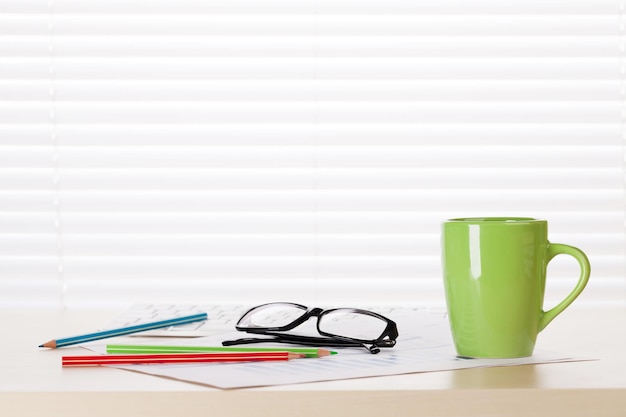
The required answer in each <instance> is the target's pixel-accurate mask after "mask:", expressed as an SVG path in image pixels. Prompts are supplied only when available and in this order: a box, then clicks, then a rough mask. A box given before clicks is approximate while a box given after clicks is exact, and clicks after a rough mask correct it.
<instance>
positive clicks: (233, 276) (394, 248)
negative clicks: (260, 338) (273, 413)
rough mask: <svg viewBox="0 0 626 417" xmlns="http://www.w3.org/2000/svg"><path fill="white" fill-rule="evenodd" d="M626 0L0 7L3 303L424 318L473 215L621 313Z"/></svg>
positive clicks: (36, 0) (28, 1) (563, 282)
mask: <svg viewBox="0 0 626 417" xmlns="http://www.w3.org/2000/svg"><path fill="white" fill-rule="evenodd" d="M623 3H624V2H623V1H608V0H584V1H577V2H569V1H527V2H513V1H502V0H500V1H495V0H494V1H487V0H482V1H480V0H474V1H460V0H459V1H453V0H439V1H436V2H433V1H426V0H423V1H420V0H405V1H403V0H369V1H363V0H361V1H351V0H319V1H313V0H301V1H287V0H282V1H281V0H270V1H253V0H237V1H226V2H224V1H210V0H203V1H201V0H184V1H180V0H178V1H154V0H150V1H148V0H132V1H131V0H124V1H123V0H115V1H111V0H101V1H100V0H99V1H89V2H84V1H78V0H19V1H18V0H13V1H11V0H0V11H1V14H0V305H1V306H3V307H12V306H26V307H30V306H50V305H63V306H85V305H87V306H99V305H109V306H111V305H118V304H126V303H132V302H141V301H154V302H195V301H199V302H208V303H248V302H249V303H253V302H266V301H276V300H292V301H301V302H306V303H317V304H322V305H327V304H337V303H344V304H351V305H375V304H407V305H435V306H441V305H443V303H444V296H443V287H442V284H441V267H440V257H439V254H440V250H439V239H440V237H439V232H440V223H441V222H442V221H443V220H445V219H446V218H450V217H457V216H473V215H477V216H489V215H516V216H532V217H541V218H546V219H548V220H549V222H550V237H551V240H552V241H554V242H560V243H568V244H572V245H575V246H578V247H580V248H582V249H583V250H585V251H586V252H587V254H588V255H589V257H590V260H591V262H592V278H591V282H590V284H589V287H588V289H587V290H586V291H585V292H584V293H583V295H582V296H581V298H580V301H577V305H584V304H587V305H598V304H603V305H614V304H619V303H621V304H623V303H624V302H625V300H626V297H625V295H626V294H625V292H624V286H625V281H624V279H625V278H624V269H625V266H626V262H625V242H624V166H625V159H624V140H623V137H624V120H625V119H624V112H625V109H626V107H625V105H624V99H625V97H626V92H625V89H624V73H625V70H626V64H625V57H624V45H625V44H624V16H623V13H624V4H623ZM561 258H564V257H557V258H556V259H555V260H554V261H553V263H551V265H550V269H549V279H548V294H547V300H548V303H554V302H556V301H558V300H559V299H560V298H562V297H563V296H564V295H565V294H566V293H567V292H568V291H569V290H570V289H571V288H572V287H573V285H574V281H575V280H576V277H577V274H578V273H577V266H576V265H575V264H574V261H572V260H571V259H568V258H564V259H561Z"/></svg>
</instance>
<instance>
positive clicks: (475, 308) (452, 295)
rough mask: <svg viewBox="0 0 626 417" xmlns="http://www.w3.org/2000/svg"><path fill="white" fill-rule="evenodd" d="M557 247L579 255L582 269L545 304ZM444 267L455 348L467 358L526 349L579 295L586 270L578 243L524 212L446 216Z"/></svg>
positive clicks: (515, 353)
mask: <svg viewBox="0 0 626 417" xmlns="http://www.w3.org/2000/svg"><path fill="white" fill-rule="evenodd" d="M559 254H566V255H570V256H573V257H574V258H575V259H576V260H577V261H578V264H579V265H580V276H579V277H578V283H577V284H576V286H575V288H574V289H573V290H572V291H571V292H570V293H569V295H568V296H567V297H565V299H564V300H563V301H561V302H560V303H559V304H557V305H556V306H555V307H554V308H552V309H550V310H548V311H544V310H543V301H544V292H545V284H546V269H547V265H548V262H550V261H551V260H552V259H553V258H554V257H555V256H556V255H559ZM442 266H443V278H444V286H445V294H446V303H447V307H448V316H449V321H450V327H451V330H452V337H453V340H454V344H455V348H456V351H457V354H458V355H459V356H463V357H471V358H516V357H525V356H530V355H532V353H533V350H534V347H535V341H536V339H537V334H538V333H539V332H541V331H542V330H543V329H544V328H545V327H546V326H547V325H548V324H549V323H550V322H551V321H552V320H553V319H554V318H555V317H556V316H557V315H559V314H560V313H561V312H563V310H565V309H566V308H567V307H568V306H569V305H570V304H571V303H572V302H573V301H574V300H575V299H576V297H578V296H579V295H580V293H581V292H582V291H583V289H584V288H585V286H586V285H587V282H588V281H589V274H590V265H589V260H588V259H587V256H586V255H585V254H584V253H583V252H582V251H581V250H580V249H578V248H575V247H573V246H569V245H564V244H557V243H550V242H549V241H548V222H547V221H545V220H537V219H532V218H522V217H511V218H506V217H486V218H462V219H450V220H448V221H445V222H444V223H443V230H442Z"/></svg>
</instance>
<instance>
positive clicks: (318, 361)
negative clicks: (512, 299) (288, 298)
mask: <svg viewBox="0 0 626 417" xmlns="http://www.w3.org/2000/svg"><path fill="white" fill-rule="evenodd" d="M387 316H388V317H389V318H391V319H392V320H394V321H396V323H397V325H398V330H399V333H400V336H399V337H398V342H397V344H396V346H395V347H393V348H382V349H381V351H380V353H378V354H375V355H373V354H371V353H369V352H368V351H367V350H365V349H363V348H329V349H331V350H334V351H337V352H339V353H338V354H337V355H331V356H325V357H322V358H306V359H294V360H290V361H284V362H283V361H281V362H247V363H211V364H184V365H128V366H126V365H124V366H115V367H116V368H120V369H128V370H132V371H135V372H142V373H146V374H150V375H155V376H162V377H167V378H173V379H177V380H181V381H187V382H192V383H195V384H202V385H207V386H211V387H217V388H243V387H256V386H268V385H285V384H297V383H305V382H316V381H328V380H339V379H350V378H362V377H372V376H383V375H398V374H407V373H417V372H433V371H445V370H454V369H467V368H478V367H493V366H512V365H525V364H538V363H550V362H566V361H574V360H584V359H582V358H578V359H577V358H572V357H569V356H567V355H563V354H559V353H552V352H540V351H536V352H535V354H534V355H533V356H531V357H527V358H515V359H462V358H458V357H457V356H456V353H455V351H454V346H453V344H452V338H451V335H450V330H449V325H448V320H447V318H446V317H445V315H444V314H442V313H429V312H426V311H414V312H411V313H410V314H406V315H402V316H393V315H391V314H388V315H387ZM310 322H314V320H310ZM248 336H251V335H248V334H246V333H242V332H228V333H221V334H218V335H214V336H208V337H203V338H197V339H193V340H189V339H185V340H181V341H179V343H177V344H180V345H183V344H187V345H194V346H221V342H222V341H223V340H230V339H238V338H241V337H248ZM135 343H136V344H142V343H144V344H145V342H144V341H141V340H140V339H138V340H137V341H136V342H135ZM150 344H154V342H150ZM163 344H168V345H171V344H172V340H171V339H170V340H168V341H167V342H164V343H163ZM244 346H278V347H293V345H285V344H273V345H272V344H257V345H244ZM85 347H87V348H88V349H90V350H93V351H96V352H100V353H105V351H106V345H89V346H85ZM320 347H323V346H320Z"/></svg>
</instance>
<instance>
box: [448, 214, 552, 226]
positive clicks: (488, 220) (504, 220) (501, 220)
mask: <svg viewBox="0 0 626 417" xmlns="http://www.w3.org/2000/svg"><path fill="white" fill-rule="evenodd" d="M447 222H449V223H485V224H520V223H538V222H545V220H541V219H536V218H534V217H514V216H511V217H459V218H454V219H448V220H447Z"/></svg>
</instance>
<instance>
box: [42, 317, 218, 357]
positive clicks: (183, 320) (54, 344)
mask: <svg viewBox="0 0 626 417" xmlns="http://www.w3.org/2000/svg"><path fill="white" fill-rule="evenodd" d="M206 319H207V314H206V313H199V314H192V315H190V316H183V317H175V318H172V319H167V320H159V321H153V322H150V323H142V324H137V325H134V326H128V327H122V328H119V329H112V330H104V331H100V332H95V333H88V334H84V335H81V336H72V337H65V338H62V339H56V340H50V341H49V342H46V343H42V344H41V345H39V347H46V348H51V349H55V348H58V347H62V346H69V345H75V344H77V343H85V342H90V341H92V340H100V339H106V338H108V337H115V336H122V335H125V334H131V333H139V332H144V331H146V330H153V329H159V328H162V327H169V326H175V325H178V324H187V323H193V322H196V321H203V320H206Z"/></svg>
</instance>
